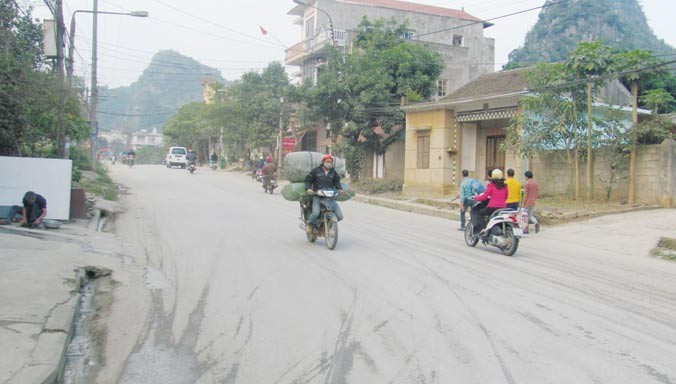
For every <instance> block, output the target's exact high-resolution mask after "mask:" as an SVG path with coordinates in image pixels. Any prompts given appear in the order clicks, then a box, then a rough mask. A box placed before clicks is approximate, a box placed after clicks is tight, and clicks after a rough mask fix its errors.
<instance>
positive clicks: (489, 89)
mask: <svg viewBox="0 0 676 384" xmlns="http://www.w3.org/2000/svg"><path fill="white" fill-rule="evenodd" d="M528 69H529V68H519V69H512V70H508V71H500V72H494V73H488V74H485V75H481V76H479V77H477V78H476V79H474V80H472V81H470V82H469V83H467V84H465V85H463V86H462V87H460V88H458V89H456V90H455V91H454V92H453V93H451V94H449V95H447V96H446V97H444V98H443V99H441V100H439V102H449V101H459V100H466V99H476V98H484V97H487V96H501V95H510V94H514V93H517V92H523V91H525V90H527V88H528V83H527V81H526V78H525V76H524V74H525V72H526V71H527V70H528Z"/></svg>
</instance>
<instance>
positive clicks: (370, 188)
mask: <svg viewBox="0 0 676 384" xmlns="http://www.w3.org/2000/svg"><path fill="white" fill-rule="evenodd" d="M403 186H404V183H403V182H402V181H398V180H384V179H364V180H360V181H358V182H355V183H352V184H350V188H352V189H354V190H355V191H357V193H363V194H367V195H378V194H381V193H398V192H401V190H402V188H403Z"/></svg>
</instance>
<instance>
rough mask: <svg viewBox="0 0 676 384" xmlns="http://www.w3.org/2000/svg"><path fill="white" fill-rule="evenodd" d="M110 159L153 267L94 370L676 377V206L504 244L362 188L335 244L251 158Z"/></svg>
mask: <svg viewBox="0 0 676 384" xmlns="http://www.w3.org/2000/svg"><path fill="white" fill-rule="evenodd" d="M112 176H113V178H114V179H115V180H116V181H118V182H120V183H122V184H124V185H126V186H127V187H129V188H130V194H129V195H126V196H125V197H124V198H123V203H124V204H125V205H127V206H128V208H129V210H128V211H127V213H126V214H124V215H122V216H121V217H119V218H118V220H117V222H116V227H117V228H116V231H117V234H118V236H119V238H120V241H121V244H122V246H123V247H124V249H125V253H126V254H128V255H132V256H133V263H134V265H145V266H146V267H145V275H144V276H143V278H142V279H141V278H138V277H134V276H133V274H130V275H129V276H124V277H123V280H124V283H123V284H119V287H118V288H117V289H116V291H115V300H114V302H113V306H112V310H111V313H110V317H109V326H110V329H109V333H108V334H107V338H106V340H107V342H106V349H105V359H106V365H105V367H103V369H102V370H101V372H100V373H99V377H98V380H97V382H120V383H139V382H143V383H193V382H194V383H246V384H251V383H265V384H268V383H331V384H339V383H341V384H342V383H402V384H411V383H416V384H423V383H424V384H427V383H482V384H484V383H519V384H523V383H533V384H543V383H566V384H568V383H613V384H618V383H632V384H634V383H676V364H674V356H676V300H674V299H675V298H676V285H675V284H674V283H673V282H674V279H675V278H676V264H675V263H670V262H666V261H661V260H656V259H653V258H651V257H649V256H648V251H649V250H650V248H652V246H654V244H655V241H656V239H657V238H658V237H659V235H660V234H668V232H667V230H665V229H664V228H676V214H674V211H673V210H659V211H648V212H637V213H632V214H626V215H621V216H619V215H618V216H609V217H605V218H598V219H593V220H590V221H586V222H581V223H573V224H569V225H566V226H560V227H556V228H548V229H545V230H544V231H543V232H541V233H540V234H539V235H538V236H536V237H531V238H528V239H525V240H524V241H523V242H522V244H521V247H520V249H519V250H518V251H517V254H516V255H515V256H514V257H506V256H503V255H501V254H499V253H497V252H496V251H494V250H493V249H488V248H484V247H482V246H478V247H477V248H469V247H467V246H465V245H464V243H463V240H462V234H461V233H460V232H457V231H455V228H456V227H457V222H451V221H448V220H444V219H439V218H434V217H429V216H423V215H416V214H411V213H406V212H401V211H396V210H391V209H387V208H382V207H377V206H372V205H367V204H362V203H357V202H352V201H348V202H344V203H342V204H341V207H342V208H343V212H344V213H345V220H344V221H342V222H341V223H340V236H339V240H338V246H337V248H336V249H335V250H334V251H329V250H327V249H326V248H325V247H324V246H323V244H322V243H320V242H317V243H315V244H310V243H308V242H307V241H306V240H305V234H304V233H303V232H302V231H301V230H300V229H299V228H298V225H297V224H298V219H297V218H298V207H297V204H296V203H293V202H289V201H286V200H284V199H283V198H282V196H281V195H279V194H275V195H272V196H271V195H266V194H264V193H263V191H262V188H261V187H260V185H259V184H257V183H255V182H253V181H252V180H251V179H250V178H248V177H246V176H245V175H243V174H239V173H227V172H211V171H208V170H205V169H199V170H198V172H197V173H196V174H195V175H192V176H191V175H190V174H188V172H186V171H185V170H180V169H166V168H163V167H159V166H135V167H134V168H132V169H129V168H126V167H122V166H115V167H113V170H112ZM651 222H652V223H654V224H650V223H651ZM670 235H671V236H674V233H673V230H672V233H671V234H670Z"/></svg>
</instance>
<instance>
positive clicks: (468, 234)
mask: <svg viewBox="0 0 676 384" xmlns="http://www.w3.org/2000/svg"><path fill="white" fill-rule="evenodd" d="M478 242H479V236H477V235H475V234H474V226H473V225H472V223H471V222H469V223H467V225H465V243H466V244H467V245H469V246H470V247H475V246H476V245H477V243H478Z"/></svg>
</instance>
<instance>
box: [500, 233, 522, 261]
mask: <svg viewBox="0 0 676 384" xmlns="http://www.w3.org/2000/svg"><path fill="white" fill-rule="evenodd" d="M503 236H504V237H505V240H507V242H508V243H509V245H507V246H505V247H503V248H500V252H502V254H503V255H507V256H512V255H513V254H514V253H515V252H516V249H517V248H518V247H519V239H518V238H517V237H516V236H514V229H513V228H512V227H511V226H509V225H508V226H506V228H505V233H504V235H503Z"/></svg>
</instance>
